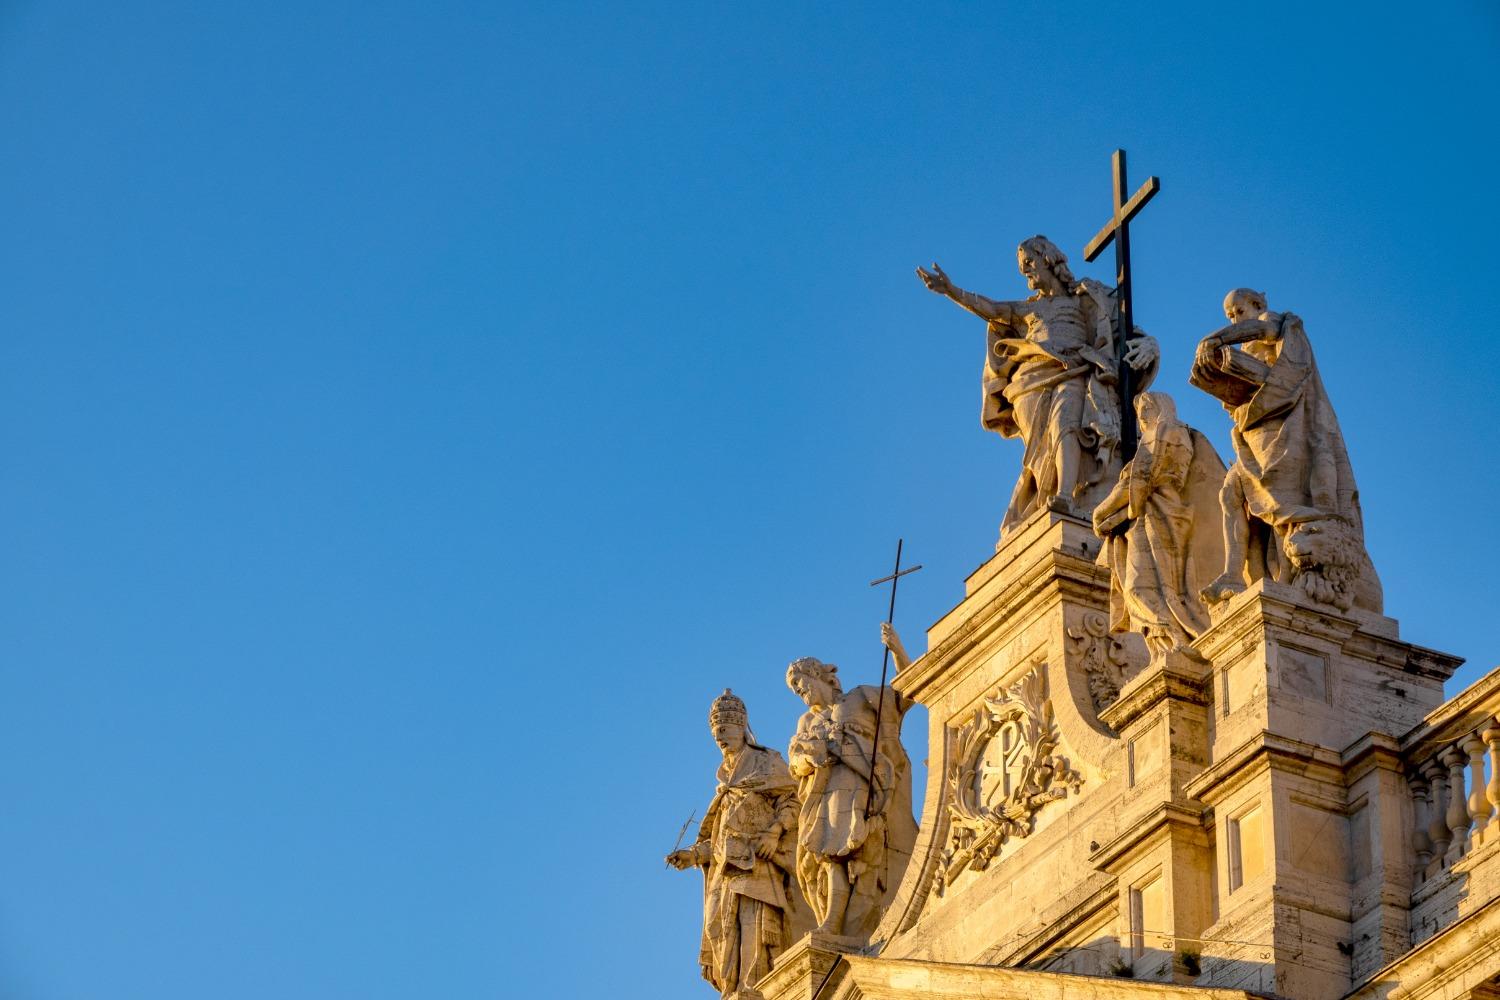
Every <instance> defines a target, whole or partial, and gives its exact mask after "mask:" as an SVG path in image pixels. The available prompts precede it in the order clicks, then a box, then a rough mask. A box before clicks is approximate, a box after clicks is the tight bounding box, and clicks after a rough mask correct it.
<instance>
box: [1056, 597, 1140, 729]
mask: <svg viewBox="0 0 1500 1000" xmlns="http://www.w3.org/2000/svg"><path fill="white" fill-rule="evenodd" d="M1068 641H1069V642H1070V643H1071V644H1072V646H1073V649H1074V651H1075V652H1076V653H1077V654H1078V655H1079V656H1080V657H1082V658H1083V672H1084V674H1085V676H1087V677H1088V681H1089V697H1090V698H1092V699H1093V702H1094V711H1095V712H1102V711H1103V710H1104V709H1106V708H1108V707H1109V706H1110V705H1113V704H1114V703H1115V699H1117V698H1119V697H1120V686H1121V685H1122V684H1123V683H1124V682H1125V666H1126V661H1125V653H1124V650H1123V649H1121V647H1120V644H1119V642H1117V641H1116V640H1115V638H1114V637H1113V636H1111V635H1110V634H1109V621H1108V619H1106V618H1105V617H1104V615H1102V614H1101V613H1099V612H1098V611H1090V612H1088V613H1087V614H1085V615H1084V616H1083V625H1082V627H1081V628H1070V629H1068Z"/></svg>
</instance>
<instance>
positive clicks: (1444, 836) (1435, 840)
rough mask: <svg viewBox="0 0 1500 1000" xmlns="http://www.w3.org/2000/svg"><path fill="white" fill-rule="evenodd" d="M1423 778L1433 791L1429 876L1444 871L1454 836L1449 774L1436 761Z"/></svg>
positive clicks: (1424, 773) (1429, 814)
mask: <svg viewBox="0 0 1500 1000" xmlns="http://www.w3.org/2000/svg"><path fill="white" fill-rule="evenodd" d="M1422 776H1423V777H1424V778H1426V779H1427V785H1428V787H1430V788H1431V789H1432V808H1431V809H1430V810H1428V813H1427V815H1428V820H1427V836H1428V839H1430V840H1431V841H1432V864H1430V865H1429V866H1428V868H1427V874H1428V876H1429V877H1430V876H1432V875H1435V874H1437V873H1438V872H1440V871H1442V869H1443V855H1444V853H1445V852H1446V851H1447V850H1448V841H1449V839H1450V838H1451V837H1452V834H1450V833H1449V832H1448V820H1447V813H1448V772H1447V771H1445V770H1443V765H1441V764H1439V763H1438V762H1437V761H1435V760H1430V761H1428V762H1427V764H1426V766H1424V767H1423V768H1422Z"/></svg>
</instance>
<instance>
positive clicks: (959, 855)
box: [933, 664, 1083, 896]
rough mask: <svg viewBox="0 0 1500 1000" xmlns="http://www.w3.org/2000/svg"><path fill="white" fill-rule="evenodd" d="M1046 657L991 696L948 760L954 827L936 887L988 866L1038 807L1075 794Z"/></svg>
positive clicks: (1027, 828)
mask: <svg viewBox="0 0 1500 1000" xmlns="http://www.w3.org/2000/svg"><path fill="white" fill-rule="evenodd" d="M1057 746H1058V731H1057V723H1056V721H1055V720H1054V718H1053V714H1052V700H1051V698H1050V697H1049V696H1048V690H1047V667H1046V664H1037V665H1036V666H1035V667H1033V668H1032V669H1031V670H1030V671H1029V672H1028V673H1027V674H1026V675H1025V676H1024V677H1022V678H1021V679H1020V680H1018V681H1016V682H1015V683H1014V684H1012V685H1010V686H1009V687H1002V688H1000V689H999V690H998V691H996V692H995V696H994V697H992V698H985V699H984V700H983V701H981V702H980V704H979V707H978V708H976V709H975V710H974V714H973V715H972V716H970V718H969V720H968V721H967V722H965V723H964V724H963V725H962V726H961V727H959V729H958V732H957V733H956V734H955V737H954V748H953V750H954V752H953V756H952V760H951V763H950V764H949V765H948V773H947V775H946V780H947V782H948V802H949V805H948V818H949V825H950V827H951V829H950V832H949V836H948V846H947V849H946V850H945V851H944V852H943V857H942V861H941V862H940V865H939V868H938V872H937V877H936V880H935V882H934V886H933V890H934V891H935V892H936V893H937V894H938V895H940V896H941V895H942V894H943V890H944V889H946V888H947V886H949V885H951V884H952V883H953V880H954V879H955V878H957V877H958V875H959V874H960V873H962V872H963V871H964V870H965V869H967V868H972V869H974V870H975V871H982V870H984V869H985V868H987V867H988V866H989V863H990V861H991V860H992V859H993V858H994V857H995V855H996V854H998V853H999V851H1000V849H1001V848H1002V847H1003V846H1005V844H1006V842H1008V841H1009V840H1010V839H1011V838H1012V837H1027V836H1030V834H1031V831H1032V829H1033V827H1034V826H1035V819H1036V814H1037V812H1038V810H1040V809H1041V808H1042V807H1043V806H1044V805H1046V804H1047V803H1048V802H1052V801H1054V800H1055V799H1061V798H1064V797H1066V796H1067V794H1068V792H1069V790H1072V791H1073V793H1074V794H1077V791H1078V789H1079V787H1080V786H1081V785H1082V784H1083V776H1082V775H1080V774H1079V773H1078V772H1077V771H1075V770H1073V768H1072V767H1071V766H1070V765H1069V763H1068V760H1067V758H1066V757H1063V756H1061V755H1059V754H1058V753H1057Z"/></svg>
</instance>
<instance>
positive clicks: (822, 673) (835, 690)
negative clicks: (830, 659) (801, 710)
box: [786, 656, 844, 708]
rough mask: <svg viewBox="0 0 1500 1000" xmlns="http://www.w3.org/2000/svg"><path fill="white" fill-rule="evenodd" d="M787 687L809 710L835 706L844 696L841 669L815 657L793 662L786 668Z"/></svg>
mask: <svg viewBox="0 0 1500 1000" xmlns="http://www.w3.org/2000/svg"><path fill="white" fill-rule="evenodd" d="M786 686H787V687H789V688H791V689H792V690H793V691H795V692H796V693H797V697H799V698H801V699H802V700H803V701H804V702H806V703H807V706H808V707H809V708H812V707H815V706H817V705H832V704H835V703H836V702H837V701H838V700H839V699H840V698H842V697H843V695H844V689H843V687H842V686H841V685H840V684H839V668H838V667H836V666H834V665H833V664H832V663H824V662H823V661H822V660H820V659H818V658H817V657H815V656H804V657H802V658H801V659H798V660H793V661H792V662H791V665H790V666H788V667H787V668H786Z"/></svg>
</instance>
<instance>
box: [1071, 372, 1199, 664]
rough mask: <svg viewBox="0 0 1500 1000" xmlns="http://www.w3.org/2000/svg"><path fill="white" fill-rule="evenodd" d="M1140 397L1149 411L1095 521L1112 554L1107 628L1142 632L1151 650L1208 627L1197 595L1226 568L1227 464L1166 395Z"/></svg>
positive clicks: (1179, 641)
mask: <svg viewBox="0 0 1500 1000" xmlns="http://www.w3.org/2000/svg"><path fill="white" fill-rule="evenodd" d="M1147 395H1148V396H1149V399H1150V401H1151V403H1152V406H1153V407H1154V408H1155V410H1156V412H1155V414H1154V415H1153V416H1150V417H1146V416H1145V415H1144V414H1143V418H1142V421H1141V423H1142V430H1143V436H1142V440H1141V442H1140V446H1139V448H1138V449H1137V451H1136V453H1135V457H1134V458H1132V459H1131V460H1130V461H1129V462H1128V463H1126V465H1125V468H1124V469H1122V470H1120V479H1119V482H1118V483H1116V485H1115V488H1114V489H1113V490H1111V491H1110V494H1109V495H1108V496H1107V497H1105V498H1104V500H1103V501H1101V502H1100V504H1099V506H1098V508H1097V509H1096V510H1095V511H1094V525H1095V530H1096V531H1097V532H1098V534H1099V536H1100V537H1101V538H1103V539H1105V545H1106V553H1107V557H1108V560H1109V567H1110V590H1109V619H1110V621H1109V624H1110V631H1112V632H1139V633H1141V634H1142V635H1143V636H1145V638H1146V643H1147V646H1148V647H1150V648H1151V650H1152V652H1153V654H1157V653H1160V652H1163V651H1165V650H1167V649H1171V648H1178V647H1182V646H1185V645H1187V644H1188V643H1189V642H1191V641H1192V640H1193V639H1195V638H1197V637H1198V636H1199V635H1202V634H1203V633H1204V632H1205V631H1207V629H1208V625H1209V619H1208V610H1207V609H1206V608H1205V607H1204V606H1203V601H1202V599H1201V598H1200V596H1199V592H1200V591H1201V590H1202V589H1203V588H1204V587H1206V586H1207V585H1208V584H1209V582H1210V581H1211V580H1213V578H1214V577H1215V576H1216V575H1218V573H1219V571H1220V570H1221V569H1222V568H1223V565H1224V535H1223V532H1222V531H1221V529H1220V524H1219V521H1220V517H1219V513H1220V512H1219V488H1220V486H1221V485H1222V484H1223V482H1224V472H1225V470H1224V463H1223V461H1221V460H1220V458H1219V454H1218V452H1217V451H1215V450H1214V446H1213V444H1212V443H1211V442H1210V441H1209V440H1208V438H1206V437H1204V436H1203V434H1201V433H1200V432H1199V431H1197V430H1194V429H1193V428H1191V427H1189V426H1188V425H1187V424H1184V423H1182V422H1181V421H1179V420H1178V419H1177V411H1176V406H1175V404H1173V402H1172V400H1171V398H1170V397H1168V396H1166V395H1164V394H1162V393H1150V394H1147ZM1145 398H1147V396H1143V397H1142V399H1145Z"/></svg>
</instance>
